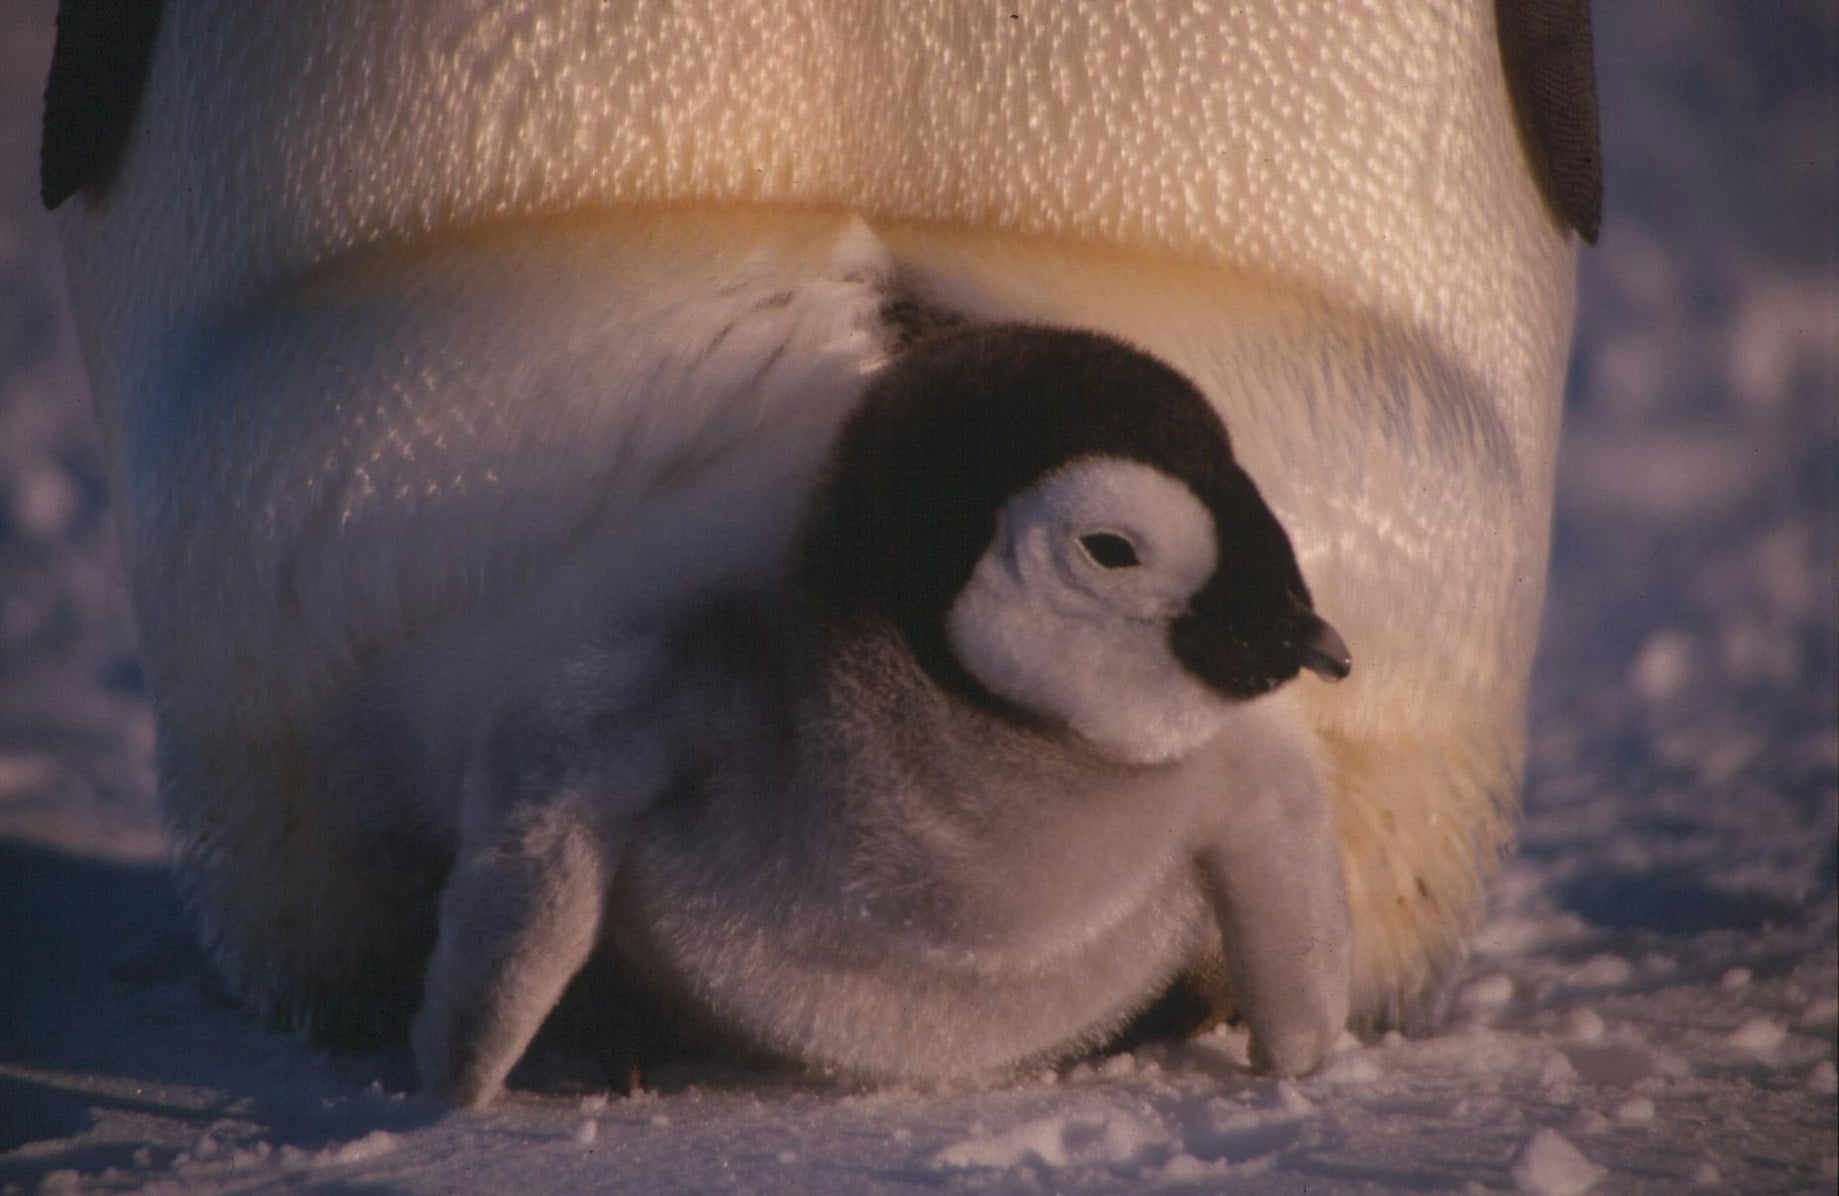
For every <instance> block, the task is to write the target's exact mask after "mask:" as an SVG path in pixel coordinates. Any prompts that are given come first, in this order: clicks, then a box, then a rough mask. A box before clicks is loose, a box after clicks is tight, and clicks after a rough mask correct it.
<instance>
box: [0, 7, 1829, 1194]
mask: <svg viewBox="0 0 1839 1196" xmlns="http://www.w3.org/2000/svg"><path fill="white" fill-rule="evenodd" d="M1597 7H1598V12H1597V20H1598V48H1597V53H1598V63H1599V70H1600V73H1601V76H1602V88H1603V101H1604V112H1605V141H1606V154H1607V163H1608V172H1609V173H1608V196H1609V208H1608V217H1607V220H1606V222H1605V225H1604V229H1603V236H1602V242H1601V245H1600V246H1599V247H1598V248H1597V249H1595V250H1593V251H1590V252H1588V253H1587V254H1586V255H1585V257H1584V261H1583V293H1582V301H1581V316H1580V327H1579V338H1578V346H1577V352H1576V359H1575V366H1574V371H1573V378H1572V387H1571V394H1570V400H1569V407H1568V410H1567V414H1566V426H1565V432H1564V436H1565V440H1564V447H1563V453H1562V457H1561V460H1560V465H1559V486H1558V493H1559V499H1558V513H1557V541H1556V553H1555V564H1554V573H1553V579H1552V589H1551V599H1550V604H1549V608H1548V614H1547V618H1546V626H1545V635H1544V643H1543V648H1542V653H1541V657H1540V660H1539V666H1538V673H1537V678H1536V681H1535V687H1534V711H1533V718H1532V759H1531V766H1530V777H1529V780H1528V786H1527V797H1526V818H1525V824H1524V828H1523V832H1522V836H1521V846H1520V850H1519V852H1518V854H1517V855H1516V856H1515V857H1514V858H1513V859H1512V860H1511V861H1510V862H1509V864H1508V866H1507V869H1506V872H1505V875H1504V877H1503V878H1502V880H1501V882H1500V884H1499V885H1498V886H1497V890H1496V898H1495V902H1494V907H1493V915H1492V917H1491V920H1490V921H1489V923H1488V925H1487V926H1486V928H1485V929H1484V930H1483V931H1482V933H1481V934H1480V936H1479V937H1478V938H1477V940H1476V942H1475V944H1474V951H1473V956H1472V958H1471V960H1470V961H1469V963H1468V964H1467V966H1466V967H1465V969H1464V970H1463V972H1462V973H1461V975H1460V976H1459V977H1458V978H1457V980H1456V982H1455V983H1454V984H1453V985H1452V987H1451V989H1450V992H1449V997H1448V1000H1447V1002H1446V1010H1445V1013H1444V1016H1443V1017H1442V1019H1441V1020H1440V1021H1439V1022H1438V1023H1437V1024H1436V1025H1435V1026H1433V1027H1431V1028H1429V1029H1428V1030H1427V1031H1426V1032H1424V1033H1423V1034H1422V1035H1421V1036H1414V1037H1412V1038H1409V1039H1407V1038H1405V1037H1401V1036H1399V1035H1397V1034H1388V1035H1386V1036H1385V1037H1384V1038H1383V1039H1380V1040H1378V1041H1375V1042H1370V1043H1358V1042H1355V1041H1354V1040H1352V1039H1351V1038H1344V1039H1343V1041H1342V1042H1341V1044H1340V1045H1339V1047H1338V1048H1337V1051H1336V1053H1335V1055H1334V1056H1333V1058H1332V1059H1331V1060H1330V1062H1329V1064H1328V1065H1327V1067H1326V1068H1325V1069H1324V1070H1323V1071H1322V1072H1320V1073H1319V1074H1317V1075H1315V1076H1312V1077H1309V1078H1308V1079H1305V1080H1302V1081H1296V1082H1290V1081H1282V1082H1280V1081H1274V1080H1270V1079H1265V1078H1259V1077H1256V1076H1253V1075H1251V1074H1249V1073H1248V1072H1247V1071H1246V1070H1245V1063H1246V1047H1247V1044H1246V1040H1245V1037H1244V1035H1243V1034H1242V1033H1240V1032H1233V1031H1221V1032H1217V1033H1215V1034H1213V1035H1211V1036H1209V1037H1205V1038H1202V1039H1200V1040H1198V1041H1196V1042H1193V1043H1190V1044H1185V1045H1179V1046H1155V1047H1148V1048H1144V1049H1141V1050H1139V1051H1137V1052H1135V1053H1134V1054H1127V1055H1120V1056H1116V1057H1113V1058H1109V1059H1102V1060H1094V1061H1090V1062H1086V1063H1081V1064H1078V1065H1076V1066H1073V1067H1070V1068H1067V1069H1063V1070H1060V1071H1056V1072H1051V1073H1045V1074H1042V1075H1040V1076H1037V1077H1034V1078H1031V1079H1028V1080H1025V1081H1023V1082H1018V1083H1013V1084H1009V1085H1005V1086H999V1087H979V1088H969V1089H958V1090H947V1091H916V1090H872V1091H871V1090H862V1091H856V1090H839V1089H836V1088H834V1087H828V1086H825V1085H821V1084H816V1083H807V1082H803V1081H797V1080H792V1079H787V1078H784V1077H774V1076H763V1075H759V1074H749V1073H726V1072H717V1071H711V1070H708V1069H704V1070H701V1071H695V1072H689V1071H685V1072H680V1073H667V1074H663V1075H659V1076H654V1077H652V1078H651V1087H650V1088H648V1089H647V1090H645V1091H642V1092H640V1093H638V1094H636V1095H634V1096H630V1097H626V1096H618V1095H608V1094H607V1093H605V1092H604V1091H603V1090H602V1089H603V1086H604V1085H603V1084H602V1083H601V1082H599V1081H597V1080H595V1079H594V1078H592V1077H591V1076H588V1075H583V1074H580V1070H579V1067H578V1065H577V1064H575V1062H574V1061H572V1060H570V1059H567V1058H565V1057H547V1058H545V1057H541V1056H539V1057H538V1058H536V1059H534V1060H532V1061H531V1064H530V1065H529V1066H527V1067H526V1068H525V1069H524V1073H523V1075H522V1082H523V1084H524V1085H525V1087H524V1089H523V1090H522V1091H520V1092H518V1093H516V1094H514V1095H513V1096H512V1097H511V1098H509V1099H507V1100H506V1101H505V1102H504V1103H503V1104H502V1105H500V1106H499V1107H497V1108H495V1109H493V1110H492V1111H490V1112H488V1113H483V1114H464V1115H453V1116H445V1117H443V1116H440V1115H438V1114H437V1113H436V1112H435V1111H434V1110H432V1109H431V1108H429V1107H427V1106H425V1105H424V1104H422V1103H421V1102H420V1101H419V1100H418V1099H417V1098H414V1097H411V1096H404V1095H403V1093H404V1091H405V1090H406V1089H407V1088H408V1087H409V1086H410V1085H411V1083H412V1069H411V1067H410V1064H409V1062H408V1060H407V1058H406V1055H378V1056H358V1057H330V1056H327V1055H324V1054H322V1053H319V1052H316V1051H314V1050H312V1049H310V1048H308V1047H306V1046H305V1045H303V1044H302V1043H301V1042H299V1041H298V1040H296V1039H294V1038H292V1037H288V1036H286V1035H281V1034H276V1033H273V1032H270V1031H268V1030H266V1029H264V1028H263V1027H261V1026H260V1025H257V1024H255V1023H254V1022H252V1021H251V1020H250V1019H249V1018H247V1017H246V1016H244V1015H243V1014H241V1013H240V1012H238V1011H237V1010H236V1009H234V1008H233V1007H231V1006H229V1005H228V1004H227V1003H226V1002H225V1001H224V1000H223V999H222V997H221V995H220V994H219V993H218V992H217V991H216V990H215V989H214V988H213V987H212V984H211V981H210V980H209V978H208V975H207V973H206V971H205V969H204V967H203V964H202V962H201V960H200V959H199V957H198V956H197V954H196V953H195V951H194V950H193V949H192V948H191V946H190V945H189V944H188V942H187V940H186V938H185V936H184V934H183V932H182V931H181V930H180V928H179V926H178V923H177V918H176V909H175V903H174V899H173V897H172V895H171V892H170V888H169V884H168V881H167V880H166V877H165V875H164V872H163V870H162V867H161V855H162V851H163V846H162V841H161V836H160V830H159V819H158V814H157V811H156V809H155V807H154V803H153V793H152V764H151V757H152V730H151V726H152V724H151V718H150V714H149V711H148V709H147V705H146V701H145V697H144V695H143V693H142V688H141V683H140V678H139V670H138V666H137V664H136V655H135V646H134V636H133V630H132V627H131V625H130V622H129V618H128V614H127V607H126V597H125V594H124V592H123V590H122V587H121V583H120V567H119V563H118V560H117V557H116V551H115V546H114V541H113V536H112V533H111V531H110V529H109V520H108V511H107V505H106V501H107V500H106V494H105V487H104V483H103V478H102V469H101V464H100V462H101V453H100V450H99V447H98V445H97V444H96V441H95V433H94V429H93V424H92V419H91V415H90V412H89V409H88V399H87V394H86V389H85V383H84V381H83V376H82V371H81V368H80V366H79V365H78V364H77V358H76V350H75V346H74V341H73V335H72V332H71V329H70V326H69V321H68V317H67V316H66V314H65V311H64V306H63V301H62V297H61V294H60V286H61V283H60V281H59V267H58V265H57V256H56V252H55V248H54V244H53V238H52V236H51V232H50V226H49V223H48V221H47V219H46V217H45V216H44V214H43V213H42V212H40V211H38V210H37V207H36V204H35V202H34V200H33V197H32V181H33V177H34V174H35V171H34V165H35V153H36V146H37V128H36V126H37V118H38V112H39V108H38V100H37V97H38V94H39V89H40V87H41V86H42V80H43V78H44V70H45V65H46V62H47V61H48V57H49V53H50V44H51V29H52V24H51V18H52V12H53V8H54V5H53V4H52V3H51V0H0V958H3V959H4V960H5V963H4V964H3V965H0V1190H6V1191H11V1190H15V1189H18V1190H35V1189H36V1190H42V1191H72V1190H112V1189H120V1188H136V1187H149V1188H159V1187H162V1186H163V1187H168V1188H182V1189H186V1190H239V1191H240V1190H257V1189H262V1190H272V1189H287V1188H300V1187H312V1188H315V1189H328V1190H352V1191H356V1190H392V1191H406V1192H438V1191H452V1190H459V1189H477V1190H487V1191H489V1190H512V1189H526V1190H528V1189H542V1190H582V1191H595V1190H626V1189H644V1190H647V1191H661V1192H669V1191H712V1190H731V1189H732V1190H745V1191H758V1192H781V1191H783V1192H813V1191H815V1192H908V1191H911V1192H918V1191H940V1190H943V1191H961V1190H962V1191H997V1190H1000V1191H1036V1190H1054V1191H1104V1190H1129V1191H1146V1190H1163V1191H1221V1190H1256V1191H1271V1192H1287V1191H1298V1192H1300V1191H1304V1190H1307V1191H1310V1192H1318V1193H1319V1192H1364V1191H1382V1190H1409V1191H1432V1190H1448V1189H1463V1190H1476V1191H1513V1190H1519V1191H1524V1192H1539V1193H1558V1192H1583V1191H1590V1190H1594V1191H1616V1192H1641V1191H1651V1192H1676V1191H1681V1190H1688V1189H1690V1188H1692V1187H1701V1188H1725V1189H1729V1190H1733V1191H1746V1192H1751V1191H1817V1192H1829V1191H1831V1190H1832V1186H1833V1184H1834V1182H1835V1179H1836V1178H1839V1147H1836V1145H1835V1143H1836V1141H1839V1135H1836V1126H1835V1121H1836V1098H1835V1090H1836V1089H1839V1079H1836V1075H1835V1053H1836V1052H1835V1036H1836V1034H1839V958H1836V957H1839V945H1836V936H1839V895H1836V868H1839V835H1836V833H1835V831H1836V826H1839V791H1836V778H1839V709H1836V704H1839V678H1836V677H1835V665H1836V661H1839V615H1836V612H1839V596H1836V595H1835V577H1836V572H1839V570H1836V568H1835V553H1834V537H1835V525H1834V519H1835V516H1834V505H1833V504H1834V469H1835V450H1836V449H1839V433H1836V429H1835V363H1834V352H1835V343H1836V341H1839V325H1836V323H1835V319H1836V313H1835V303H1836V300H1835V289H1836V281H1835V267H1834V245H1833V235H1834V233H1833V230H1834V215H1835V210H1836V197H1835V186H1834V170H1835V158H1836V157H1839V151H1836V146H1835V137H1836V134H1835V129H1839V120H1836V119H1835V116H1836V112H1835V85H1834V77H1833V72H1834V66H1833V64H1834V63H1835V62H1839V45H1836V44H1835V39H1836V31H1835V21H1836V17H1835V11H1834V8H1833V6H1832V5H1831V4H1830V3H1825V2H1824V0H1792V2H1791V0H1780V2H1779V3H1771V4H1768V5H1728V4H1725V5H1720V4H1711V3H1696V2H1695V3H1686V2H1682V0H1616V2H1615V3H1612V4H1600V5H1598V6H1597Z"/></svg>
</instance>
